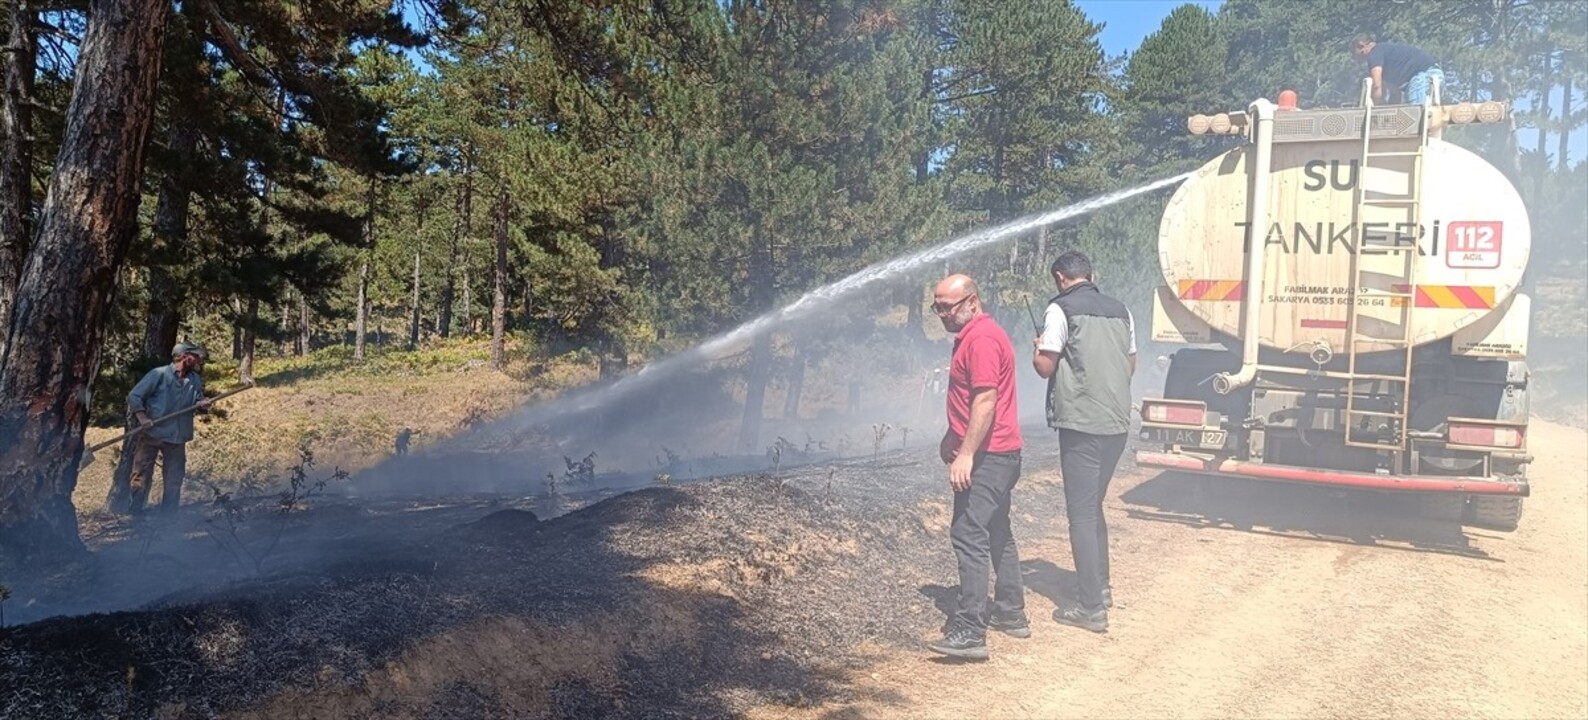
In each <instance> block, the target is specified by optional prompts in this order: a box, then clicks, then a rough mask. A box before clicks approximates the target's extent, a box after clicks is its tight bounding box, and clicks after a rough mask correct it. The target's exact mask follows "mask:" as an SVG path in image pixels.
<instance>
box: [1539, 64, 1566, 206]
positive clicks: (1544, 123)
mask: <svg viewBox="0 0 1588 720" xmlns="http://www.w3.org/2000/svg"><path fill="white" fill-rule="evenodd" d="M1554 80H1555V57H1554V55H1553V54H1552V53H1545V54H1544V89H1543V90H1542V91H1540V92H1539V94H1538V120H1536V121H1534V123H1533V125H1534V127H1535V128H1537V130H1538V138H1537V142H1536V143H1534V146H1533V152H1534V153H1536V154H1537V155H1538V167H1537V168H1534V176H1533V202H1535V203H1536V202H1540V201H1542V200H1543V199H1544V183H1545V182H1546V181H1548V179H1549V158H1548V157H1546V156H1545V153H1547V152H1549V126H1550V123H1551V118H1550V108H1549V95H1550V91H1551V90H1552V89H1554V85H1555V83H1554ZM1569 109H1570V107H1569V106H1568V110H1569Z"/></svg>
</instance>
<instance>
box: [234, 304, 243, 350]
mask: <svg viewBox="0 0 1588 720" xmlns="http://www.w3.org/2000/svg"><path fill="white" fill-rule="evenodd" d="M242 317H243V302H242V301H241V300H238V299H237V298H236V297H233V298H232V360H234V361H236V360H242V359H243V326H242V325H240V324H239V323H238V321H239V320H241V319H242Z"/></svg>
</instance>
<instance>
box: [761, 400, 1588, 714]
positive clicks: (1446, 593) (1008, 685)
mask: <svg viewBox="0 0 1588 720" xmlns="http://www.w3.org/2000/svg"><path fill="white" fill-rule="evenodd" d="M1529 444H1530V446H1531V447H1532V448H1533V452H1534V454H1535V456H1536V457H1537V461H1536V464H1535V465H1533V467H1532V469H1531V472H1530V477H1531V478H1532V487H1533V496H1532V497H1531V498H1530V499H1529V500H1527V502H1526V509H1525V511H1524V513H1523V519H1522V525H1521V528H1520V529H1519V530H1518V531H1516V532H1514V533H1501V532H1490V531H1485V530H1479V529H1474V528H1470V527H1469V528H1464V529H1463V528H1458V527H1456V526H1454V525H1453V524H1440V523H1435V522H1428V523H1426V524H1423V523H1420V522H1417V521H1413V520H1409V519H1408V516H1407V514H1406V513H1405V512H1404V510H1403V509H1402V510H1401V511H1400V512H1389V510H1390V509H1387V508H1376V507H1363V506H1361V502H1362V500H1361V499H1359V498H1350V497H1339V496H1335V495H1331V494H1329V493H1327V492H1313V491H1311V490H1310V489H1305V490H1304V489H1298V488H1294V487H1290V486H1283V487H1280V486H1273V485H1255V484H1253V485H1248V484H1228V483H1215V484H1211V485H1210V486H1204V485H1203V484H1201V483H1197V482H1195V481H1194V479H1191V481H1189V482H1188V479H1187V478H1184V477H1179V478H1165V477H1159V476H1156V475H1154V474H1148V473H1141V472H1134V473H1132V474H1130V475H1128V476H1123V477H1116V479H1115V484H1114V487H1112V488H1111V489H1110V492H1109V500H1108V502H1107V503H1106V512H1107V513H1108V516H1109V521H1110V523H1111V524H1110V532H1111V533H1112V542H1113V555H1112V562H1113V576H1114V586H1115V590H1114V596H1115V598H1116V607H1115V609H1114V610H1113V611H1112V613H1111V615H1110V623H1111V625H1110V631H1109V633H1108V634H1107V635H1094V634H1092V633H1088V632H1085V631H1082V630H1078V629H1072V628H1067V627H1063V626H1059V625H1057V624H1055V623H1053V622H1052V620H1051V613H1052V609H1053V607H1054V599H1056V598H1058V599H1062V598H1066V597H1072V596H1073V595H1072V593H1073V574H1072V573H1071V572H1070V570H1069V568H1070V567H1072V564H1071V561H1070V557H1069V545H1068V542H1067V539H1066V538H1065V537H1064V532H1065V530H1064V525H1063V522H1062V521H1059V522H1054V523H1047V524H1045V525H1047V527H1049V528H1052V529H1051V531H1050V532H1048V533H1046V534H1042V535H1039V536H1038V537H1034V538H1030V539H1028V540H1026V543H1025V545H1024V547H1023V548H1022V558H1023V566H1024V569H1025V573H1026V581H1027V584H1028V586H1027V590H1028V595H1027V602H1028V611H1029V613H1030V614H1031V616H1032V620H1033V636H1032V637H1031V638H1030V639H1025V640H1017V639H1012V638H1008V637H1005V636H1002V635H993V636H992V637H990V638H989V643H990V645H991V650H992V659H991V660H990V661H989V662H986V663H979V664H962V663H958V662H955V661H947V660H942V659H938V658H936V656H933V655H932V654H931V653H929V652H927V651H925V650H924V649H922V650H920V651H919V652H915V653H910V652H899V651H896V650H888V651H880V653H881V657H880V662H879V663H878V664H877V665H876V666H874V667H872V668H870V669H868V670H865V671H862V672H861V673H859V675H858V676H857V677H856V678H855V682H856V686H857V688H856V689H857V692H856V700H855V701H854V702H852V703H847V704H844V705H841V706H834V705H827V706H823V707H818V708H814V709H809V710H804V709H800V710H791V709H789V708H765V709H763V710H762V711H759V712H757V713H754V714H753V715H752V716H753V717H757V718H824V719H831V718H939V717H999V718H1062V717H1087V718H1104V717H1156V718H1177V717H1223V718H1235V717H1243V718H1244V717H1387V716H1396V717H1473V718H1567V717H1572V718H1581V717H1585V716H1588V497H1585V492H1584V491H1585V485H1588V483H1585V476H1588V450H1585V448H1588V436H1585V434H1584V432H1583V431H1582V430H1580V429H1577V428H1572V427H1566V426H1562V425H1556V424H1552V423H1546V422H1536V423H1535V424H1534V425H1533V434H1532V437H1531V438H1530V439H1529ZM1045 480H1046V481H1051V479H1049V478H1044V477H1042V476H1040V475H1039V476H1037V477H1034V478H1030V479H1029V480H1028V481H1029V482H1043V481H1045ZM1298 504H1299V505H1301V507H1297V505H1298ZM1041 510H1042V509H1041V508H1034V507H1023V508H1022V507H1018V506H1017V512H1023V513H1025V514H1028V515H1029V514H1032V513H1038V512H1041ZM945 553H946V548H945ZM949 584H952V582H950V583H949ZM939 604H940V605H942V603H939ZM932 637H933V635H932V634H931V633H930V632H929V631H928V632H925V633H924V634H923V637H922V639H923V641H925V640H929V639H931V638H932Z"/></svg>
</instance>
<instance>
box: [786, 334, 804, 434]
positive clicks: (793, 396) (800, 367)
mask: <svg viewBox="0 0 1588 720" xmlns="http://www.w3.org/2000/svg"><path fill="white" fill-rule="evenodd" d="M804 392H805V354H804V353H802V352H799V351H798V349H797V347H796V350H795V353H794V369H793V371H792V372H790V373H789V376H788V395H787V396H785V397H784V398H783V419H784V420H797V419H799V416H800V395H802V394H804Z"/></svg>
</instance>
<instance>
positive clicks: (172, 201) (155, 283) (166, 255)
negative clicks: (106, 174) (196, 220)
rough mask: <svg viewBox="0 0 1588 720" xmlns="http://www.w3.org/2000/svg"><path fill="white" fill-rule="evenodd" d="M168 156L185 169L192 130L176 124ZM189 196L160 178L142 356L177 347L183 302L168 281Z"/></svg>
mask: <svg viewBox="0 0 1588 720" xmlns="http://www.w3.org/2000/svg"><path fill="white" fill-rule="evenodd" d="M166 143H167V144H168V145H169V146H170V149H171V154H172V156H173V157H174V158H176V159H177V160H178V167H180V166H182V165H186V164H187V161H188V159H189V158H190V157H192V155H193V149H194V147H195V146H196V145H197V144H198V137H197V135H195V134H194V132H193V130H192V128H190V127H188V126H186V125H183V124H176V125H173V126H172V127H171V130H170V132H169V133H167V134H166ZM191 198H192V196H191V195H190V194H189V193H188V191H187V189H186V188H184V187H182V185H181V183H180V182H178V181H177V179H176V178H175V177H170V176H168V177H164V178H161V182H160V199H159V202H158V204H157V205H156V206H155V211H154V253H153V262H151V264H150V267H149V307H148V314H147V316H146V317H145V320H144V327H143V354H144V356H145V357H150V358H159V359H161V360H164V359H166V358H169V357H170V356H171V348H172V347H173V346H175V345H176V336H177V331H178V329H179V328H180V327H181V325H182V315H181V308H182V303H183V300H184V299H185V298H184V297H183V296H184V293H183V292H182V286H181V285H180V284H178V283H177V282H176V280H175V279H174V278H172V277H171V270H170V266H171V265H172V264H174V263H175V262H176V261H177V258H179V257H180V256H181V254H180V253H179V249H180V248H181V246H182V245H183V244H185V243H186V242H187V220H188V209H189V207H190V202H191Z"/></svg>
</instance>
